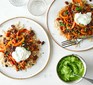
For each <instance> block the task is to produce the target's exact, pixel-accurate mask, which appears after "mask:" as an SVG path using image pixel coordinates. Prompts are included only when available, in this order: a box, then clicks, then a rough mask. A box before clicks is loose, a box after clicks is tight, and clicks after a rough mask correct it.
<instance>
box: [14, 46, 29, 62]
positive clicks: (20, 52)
mask: <svg viewBox="0 0 93 85" xmlns="http://www.w3.org/2000/svg"><path fill="white" fill-rule="evenodd" d="M30 55H31V52H30V51H27V50H26V49H25V48H24V47H16V49H15V51H14V52H12V57H13V58H14V59H15V60H16V62H20V61H22V60H26V59H27V58H29V56H30Z"/></svg>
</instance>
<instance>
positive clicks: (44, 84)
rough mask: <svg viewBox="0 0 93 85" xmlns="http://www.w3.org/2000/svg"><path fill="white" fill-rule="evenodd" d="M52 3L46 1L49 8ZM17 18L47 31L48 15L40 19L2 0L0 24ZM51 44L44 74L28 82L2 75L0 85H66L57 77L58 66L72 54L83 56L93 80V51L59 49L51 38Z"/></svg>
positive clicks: (80, 84)
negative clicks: (23, 17) (32, 21)
mask: <svg viewBox="0 0 93 85" xmlns="http://www.w3.org/2000/svg"><path fill="white" fill-rule="evenodd" d="M52 1H53V0H46V2H47V6H49V5H50V4H51V2H52ZM17 16H25V17H29V18H32V19H34V20H36V21H37V22H39V23H40V24H41V25H42V26H43V27H44V28H45V29H46V31H47V26H46V14H45V15H43V16H40V17H35V16H32V15H31V14H30V13H29V12H28V10H27V7H26V5H25V6H22V7H15V6H13V5H11V4H10V3H9V1H8V0H0V23H2V22H3V21H5V20H7V19H9V18H13V17H17ZM49 38H50V36H49ZM50 42H51V55H50V60H49V63H48V65H47V67H46V68H45V69H44V71H43V72H41V73H40V74H38V75H37V76H35V77H33V78H30V79H27V80H13V79H10V78H7V77H6V76H4V75H2V74H0V85H66V84H65V83H63V82H62V81H60V80H59V78H58V77H57V74H56V65H57V62H58V61H59V59H60V58H61V57H62V56H64V55H67V54H72V53H74V54H79V55H80V56H82V58H83V59H84V60H85V61H86V63H87V74H86V77H89V78H92V79H93V50H89V51H86V52H70V51H67V50H64V49H63V48H61V47H59V46H58V45H57V44H56V43H55V42H54V41H53V40H52V39H51V38H50ZM77 85H92V84H91V83H90V82H88V81H86V80H82V81H81V82H80V83H78V84H77Z"/></svg>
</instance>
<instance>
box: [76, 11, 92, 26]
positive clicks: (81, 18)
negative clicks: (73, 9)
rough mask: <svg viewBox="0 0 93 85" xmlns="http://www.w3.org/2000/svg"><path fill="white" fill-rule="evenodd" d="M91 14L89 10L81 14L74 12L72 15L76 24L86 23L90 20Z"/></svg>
mask: <svg viewBox="0 0 93 85" xmlns="http://www.w3.org/2000/svg"><path fill="white" fill-rule="evenodd" d="M91 16H92V13H91V12H87V13H86V14H81V12H80V13H76V14H75V16H74V21H75V22H76V23H77V24H82V25H88V24H89V23H90V22H91V20H92V17H91Z"/></svg>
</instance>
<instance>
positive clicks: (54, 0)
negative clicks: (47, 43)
mask: <svg viewBox="0 0 93 85" xmlns="http://www.w3.org/2000/svg"><path fill="white" fill-rule="evenodd" d="M56 1H57V0H53V2H52V3H51V4H50V6H49V8H48V10H47V15H46V24H47V28H48V32H49V35H50V36H51V38H52V39H53V40H54V41H55V43H56V44H57V45H58V46H59V47H61V48H63V47H62V46H61V45H60V44H59V43H58V42H57V41H56V40H55V39H54V37H53V36H52V34H51V32H50V29H49V24H48V15H49V11H50V9H51V7H52V5H53V4H54V3H55V2H56ZM64 49H65V50H68V51H72V52H84V51H88V50H91V49H93V47H90V48H86V49H84V50H71V49H69V48H64Z"/></svg>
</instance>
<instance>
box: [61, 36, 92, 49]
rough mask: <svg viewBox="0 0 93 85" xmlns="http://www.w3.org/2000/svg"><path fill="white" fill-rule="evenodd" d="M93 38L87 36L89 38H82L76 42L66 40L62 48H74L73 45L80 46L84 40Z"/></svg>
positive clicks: (75, 40)
mask: <svg viewBox="0 0 93 85" xmlns="http://www.w3.org/2000/svg"><path fill="white" fill-rule="evenodd" d="M92 37H93V35H92V36H87V37H82V38H79V39H74V40H66V41H63V42H62V47H63V48H66V47H69V46H72V45H78V44H79V43H80V42H82V41H83V40H85V39H88V38H92Z"/></svg>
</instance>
